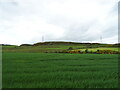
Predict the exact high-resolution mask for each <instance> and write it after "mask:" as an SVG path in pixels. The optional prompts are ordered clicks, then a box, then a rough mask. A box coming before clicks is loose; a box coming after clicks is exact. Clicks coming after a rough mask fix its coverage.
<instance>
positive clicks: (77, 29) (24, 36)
mask: <svg viewBox="0 0 120 90" xmlns="http://www.w3.org/2000/svg"><path fill="white" fill-rule="evenodd" d="M118 1H119V0H0V44H3V43H4V44H16V45H20V44H23V43H36V42H41V41H42V40H41V38H42V36H44V39H45V41H74V42H100V37H102V42H103V43H117V42H118Z"/></svg>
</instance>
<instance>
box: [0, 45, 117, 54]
mask: <svg viewBox="0 0 120 90" xmlns="http://www.w3.org/2000/svg"><path fill="white" fill-rule="evenodd" d="M70 47H72V48H73V49H74V50H81V51H85V49H86V48H88V50H89V51H97V50H113V51H119V50H118V47H98V48H89V47H87V46H84V45H41V46H22V47H20V46H3V47H2V48H3V52H26V53H44V52H50V53H51V52H56V51H57V52H60V51H63V50H67V49H69V48H70Z"/></svg>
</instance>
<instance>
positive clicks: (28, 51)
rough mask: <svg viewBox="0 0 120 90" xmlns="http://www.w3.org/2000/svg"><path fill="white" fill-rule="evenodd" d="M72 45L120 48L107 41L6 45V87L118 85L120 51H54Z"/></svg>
mask: <svg viewBox="0 0 120 90" xmlns="http://www.w3.org/2000/svg"><path fill="white" fill-rule="evenodd" d="M70 47H72V48H73V50H79V49H80V50H83V51H84V50H85V49H86V47H87V48H88V50H92V51H96V50H98V49H99V50H105V49H106V50H113V51H118V47H111V46H109V47H108V45H105V46H103V45H99V46H96V45H93V46H92V48H91V47H88V45H72V44H68V45H62V44H61V45H60V44H57V45H39V46H3V51H2V52H3V88H117V87H118V77H119V76H118V54H69V53H55V52H56V51H62V50H67V49H69V48H70ZM46 52H47V53H46Z"/></svg>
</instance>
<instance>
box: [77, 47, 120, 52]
mask: <svg viewBox="0 0 120 90" xmlns="http://www.w3.org/2000/svg"><path fill="white" fill-rule="evenodd" d="M79 50H81V51H85V49H79ZM88 50H89V51H93V52H94V51H97V50H113V51H119V49H118V48H114V47H111V48H110V47H108V48H107V47H100V48H89V49H88Z"/></svg>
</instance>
